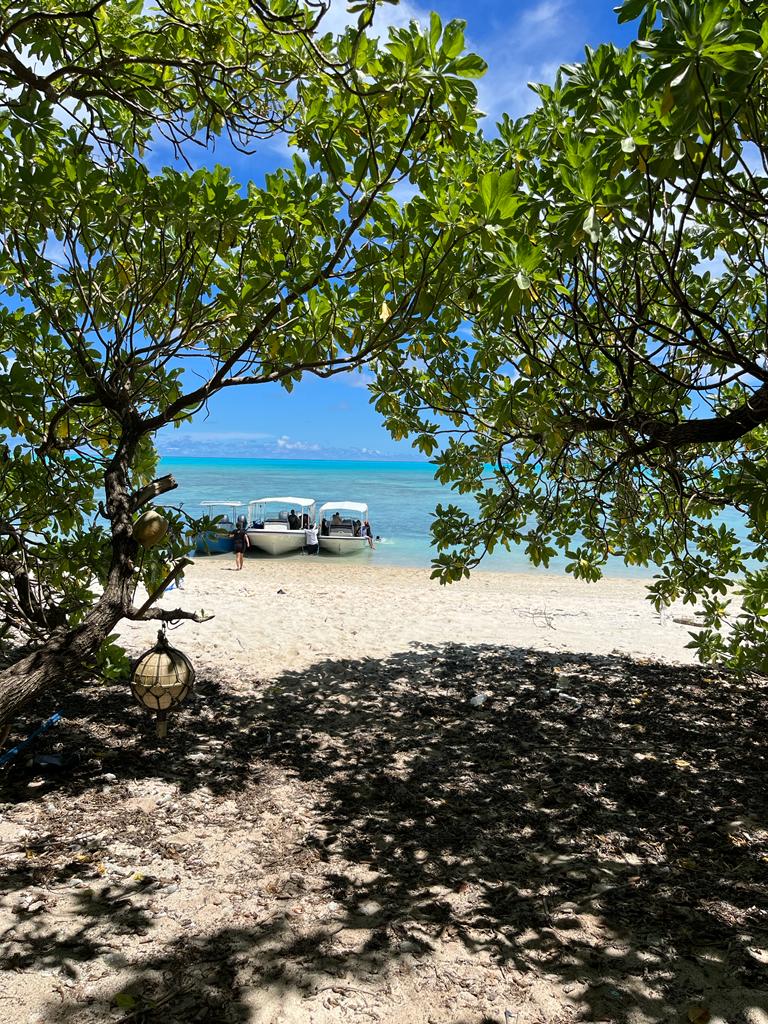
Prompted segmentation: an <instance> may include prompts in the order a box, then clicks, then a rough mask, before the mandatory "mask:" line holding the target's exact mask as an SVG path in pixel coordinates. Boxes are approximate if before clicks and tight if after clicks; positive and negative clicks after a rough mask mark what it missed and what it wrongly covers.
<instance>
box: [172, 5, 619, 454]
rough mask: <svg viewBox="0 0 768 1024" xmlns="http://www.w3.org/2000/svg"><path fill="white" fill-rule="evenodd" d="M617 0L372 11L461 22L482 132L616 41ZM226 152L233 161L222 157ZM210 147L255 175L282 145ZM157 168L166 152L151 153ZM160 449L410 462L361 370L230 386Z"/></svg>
mask: <svg viewBox="0 0 768 1024" xmlns="http://www.w3.org/2000/svg"><path fill="white" fill-rule="evenodd" d="M616 2H617V0H532V2H529V0H472V2H471V3H470V2H468V0H436V2H434V3H432V4H426V5H422V4H421V3H420V2H416V0H402V2H401V3H400V4H399V5H397V6H386V7H384V8H383V9H382V10H381V11H380V13H379V14H378V15H377V25H378V26H379V31H381V30H382V29H385V28H386V27H387V25H390V24H394V25H397V24H403V23H406V24H407V23H408V21H410V20H411V19H413V18H415V19H416V20H417V21H419V22H421V23H422V24H425V23H427V22H428V19H429V11H430V10H436V11H437V12H438V13H439V14H440V16H441V18H442V19H443V22H446V21H448V20H450V19H451V18H462V19H463V20H465V21H466V22H467V31H466V38H467V45H468V47H469V48H470V49H472V50H474V51H475V52H477V53H479V54H480V55H481V56H482V57H484V58H485V60H486V61H487V62H488V66H489V67H488V72H487V74H486V75H485V77H484V78H483V79H481V80H480V82H479V93H480V107H481V109H482V110H483V111H485V112H486V113H487V115H488V117H487V119H486V121H485V122H484V125H483V127H484V130H485V132H486V134H491V133H492V132H493V125H494V123H495V121H496V120H497V119H498V118H499V116H500V115H501V114H502V113H504V112H505V111H506V112H507V113H509V114H510V115H511V116H513V117H519V116H520V115H522V114H524V113H526V112H527V111H529V110H530V109H531V107H532V106H533V103H534V101H535V97H534V95H533V93H532V92H531V91H530V90H529V89H528V87H527V83H528V82H530V81H537V82H542V81H544V82H546V81H551V79H552V78H553V77H554V74H555V72H556V70H557V68H558V66H559V65H560V64H563V63H567V62H569V61H574V60H579V59H580V58H581V57H582V56H583V52H584V46H586V45H590V46H597V45H599V44H600V43H602V42H615V43H618V44H619V45H625V44H626V43H627V42H629V40H630V39H631V38H633V35H634V26H631V25H630V26H626V25H624V26H619V25H617V24H616V15H615V14H614V12H613V6H614V4H615V3H616ZM332 3H333V6H332V8H331V11H330V12H329V15H328V20H327V23H326V24H327V27H328V28H330V29H333V28H337V27H340V26H341V24H342V20H343V17H344V8H345V4H344V2H343V0H332ZM230 156H232V157H233V158H230ZM236 156H237V155H236V154H232V155H230V154H229V153H224V152H219V153H217V154H215V155H214V157H213V160H211V162H214V161H217V162H222V163H224V162H226V163H230V164H231V165H232V167H233V169H234V172H235V173H236V174H237V176H238V177H241V178H242V179H243V180H246V179H247V178H248V177H250V178H252V179H254V180H256V181H258V180H260V179H261V178H262V177H263V174H264V172H265V171H268V170H271V169H273V168H275V167H276V166H279V165H280V164H281V163H283V162H285V161H286V159H287V158H286V155H285V149H284V147H283V146H282V143H281V144H279V145H277V144H275V143H274V142H273V143H268V144H265V145H264V147H263V149H262V151H261V152H260V153H258V154H257V155H256V156H255V157H249V158H248V160H247V162H246V161H245V160H243V159H240V160H238V159H237V158H236ZM154 159H155V160H156V161H157V162H158V164H159V165H160V164H162V163H163V162H165V160H166V159H168V158H167V156H166V155H164V154H163V152H162V150H158V151H157V152H156V153H155V154H154ZM158 444H159V448H160V451H161V453H162V454H166V455H191V456H201V455H211V456H224V455H231V456H257V457H259V456H263V457H270V458H271V457H285V458H317V459H321V458H350V459H369V458H395V459H408V458H418V457H419V456H418V455H417V454H416V453H414V452H413V451H412V449H411V447H410V445H409V444H408V443H407V442H401V443H396V442H394V441H393V440H392V438H391V437H390V436H389V434H388V433H387V431H386V430H385V429H384V427H383V426H382V423H381V420H380V418H379V416H378V414H377V413H376V411H375V410H374V409H373V408H372V407H371V405H370V403H369V395H368V391H367V388H366V386H365V375H364V374H350V375H346V376H344V377H343V378H335V379H331V380H325V381H323V380H317V379H315V378H306V379H305V380H303V381H301V382H300V383H299V384H298V385H297V386H296V387H295V388H294V390H293V392H291V393H290V394H288V393H286V392H285V391H284V390H283V389H281V388H280V387H278V386H274V387H273V386H267V385H261V386H257V387H245V388H232V389H229V390H228V391H226V392H225V393H223V394H220V395H218V396H216V398H214V399H213V400H212V401H211V403H210V405H209V408H208V410H207V412H206V411H203V412H201V413H199V414H198V415H197V416H196V417H195V420H194V422H193V423H191V424H185V425H184V426H182V427H181V428H179V429H177V430H170V431H165V432H163V433H162V434H161V435H160V436H159V437H158Z"/></svg>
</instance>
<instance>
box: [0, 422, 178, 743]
mask: <svg viewBox="0 0 768 1024" xmlns="http://www.w3.org/2000/svg"><path fill="white" fill-rule="evenodd" d="M136 445H137V435H136V434H135V433H131V432H130V431H128V430H127V431H126V434H125V435H124V437H123V439H122V441H121V442H120V444H119V445H118V447H117V450H116V451H115V453H114V455H113V457H112V459H111V460H110V463H109V465H108V466H107V469H106V472H105V474H104V490H105V492H106V505H107V515H108V517H109V520H110V523H111V526H112V542H111V543H112V558H111V563H110V567H109V572H108V574H107V579H106V584H105V587H104V592H103V593H102V594H101V596H100V597H99V598H98V600H97V601H96V603H95V604H94V606H93V608H91V610H90V611H89V612H88V614H87V615H86V617H85V619H84V620H83V622H81V623H80V624H79V625H78V626H76V627H75V628H74V629H69V630H64V629H58V630H54V631H53V633H52V634H51V636H50V639H49V640H48V641H47V642H46V644H45V646H44V647H41V648H40V649H39V650H37V651H34V652H33V653H32V654H28V655H26V656H24V657H22V658H20V659H19V660H18V661H16V662H14V663H13V664H12V665H10V666H9V667H8V668H6V669H4V670H3V671H2V672H0V726H2V725H3V724H5V723H8V722H10V721H11V719H13V718H14V717H15V716H16V715H17V714H18V713H19V711H20V710H21V709H22V708H23V707H24V705H25V704H27V703H29V701H31V700H33V699H34V698H35V697H37V696H38V695H39V694H41V693H43V692H49V693H50V695H51V697H50V699H51V702H53V701H58V700H59V699H60V696H61V695H62V694H64V693H66V692H67V691H69V690H72V689H73V688H74V687H76V686H78V685H79V684H80V683H82V682H84V680H86V679H87V678H88V676H89V675H90V674H91V673H92V671H93V667H94V664H95V661H96V655H97V654H98V651H99V648H100V647H101V645H102V644H103V642H104V641H105V640H106V638H107V637H108V636H109V634H110V633H111V632H112V631H113V629H114V628H115V626H116V625H117V623H118V622H119V621H120V620H121V619H122V618H123V617H124V616H125V614H126V612H127V610H128V609H129V607H130V604H131V588H130V583H131V580H132V577H133V569H134V559H135V556H136V551H137V544H136V541H135V540H134V539H133V535H132V533H133V517H132V511H133V510H132V507H131V496H130V488H129V485H128V473H129V466H130V463H131V459H132V457H133V455H134V454H135V451H136ZM171 482H172V483H174V482H173V481H172V480H171ZM164 489H167V485H166V486H165V488H164ZM145 491H147V488H144V491H142V494H143V493H144V492H145Z"/></svg>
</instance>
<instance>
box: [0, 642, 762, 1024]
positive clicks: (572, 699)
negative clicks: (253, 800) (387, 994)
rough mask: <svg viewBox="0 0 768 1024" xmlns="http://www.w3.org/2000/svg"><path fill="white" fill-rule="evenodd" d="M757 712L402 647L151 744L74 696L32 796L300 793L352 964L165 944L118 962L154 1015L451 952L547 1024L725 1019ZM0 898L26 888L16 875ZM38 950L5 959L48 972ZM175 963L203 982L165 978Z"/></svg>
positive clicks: (736, 954)
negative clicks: (545, 1015) (287, 786)
mask: <svg viewBox="0 0 768 1024" xmlns="http://www.w3.org/2000/svg"><path fill="white" fill-rule="evenodd" d="M766 707H767V701H766V688H765V685H764V683H760V684H757V683H753V684H747V683H740V682H739V681H737V680H735V679H733V678H731V677H728V676H725V675H722V674H718V673H715V672H712V671H710V670H705V669H701V668H694V667H691V668H680V667H670V666H666V665H660V664H652V663H638V662H633V661H631V660H630V659H627V658H623V657H618V656H612V657H587V656H584V655H571V654H563V655H557V654H542V653H537V652H530V651H524V650H504V649H499V648H484V647H461V646H453V647H443V648H436V649H430V648H420V649H417V650H413V651H409V652H406V653H402V654H398V655H395V656H393V657H390V658H388V659H385V660H375V659H362V660H358V661H329V662H323V663H319V664H317V665H314V666H312V667H311V668H310V669H308V670H306V671H302V672H289V673H285V674H284V675H283V676H281V677H280V678H279V679H277V680H276V681H275V682H274V683H272V684H270V685H269V686H267V687H266V688H265V689H264V690H263V691H262V692H260V693H258V694H255V695H247V696H244V695H233V694H232V693H229V692H227V691H225V690H224V689H223V688H222V687H220V686H218V685H217V684H216V683H213V682H210V681H206V682H204V683H202V684H201V685H200V686H199V687H198V690H197V693H196V696H195V698H194V700H193V701H192V702H191V703H190V705H189V706H188V707H187V708H186V709H185V710H184V711H183V712H182V713H180V714H179V715H178V716H177V717H176V718H175V719H174V720H173V722H172V726H171V733H170V736H169V740H168V744H167V747H165V748H162V747H158V746H156V745H155V743H154V741H153V740H151V739H149V732H148V727H146V726H145V724H144V723H143V720H142V718H141V712H140V711H138V709H133V708H132V707H130V705H129V702H128V699H127V697H126V694H125V693H124V692H123V691H121V690H120V688H116V687H111V688H109V689H108V690H107V691H105V692H104V694H103V695H100V697H99V699H98V701H96V702H92V701H89V698H88V695H87V694H82V695H80V696H79V697H78V698H77V699H76V700H75V701H73V702H72V704H71V705H70V706H68V708H67V709H66V710H67V717H68V725H67V731H66V742H67V744H69V745H77V746H79V747H80V748H81V759H80V762H79V764H78V765H77V766H76V767H75V768H74V769H73V770H72V771H71V773H70V774H69V776H68V777H66V778H65V777H62V778H61V779H59V780H56V779H55V778H52V779H51V780H50V781H49V782H48V783H46V784H45V785H44V786H41V787H40V789H39V790H38V791H36V792H39V793H45V792H50V789H51V787H64V788H65V789H66V790H67V791H68V792H71V793H77V792H82V791H86V790H87V789H88V788H89V787H91V786H93V785H94V784H97V783H99V779H100V778H101V777H102V776H103V773H104V772H106V771H108V772H110V773H112V774H114V775H116V776H117V778H118V779H119V780H126V779H130V778H144V777H147V776H151V777H154V778H159V779H164V780H167V781H172V782H174V783H175V784H176V785H178V786H179V787H180V788H181V789H182V790H184V791H188V792H189V791H192V790H194V789H195V788H197V787H206V788H207V790H208V791H210V792H213V793H217V794H222V795H227V794H231V793H232V792H235V791H237V789H238V788H239V787H242V786H243V785H244V784H246V783H247V782H253V781H258V780H259V779H262V780H263V779H265V778H266V779H268V778H269V772H270V770H273V769H274V768H276V767H279V768H280V769H282V770H287V771H289V772H290V773H291V775H292V776H294V777H296V778H298V779H300V780H303V781H304V782H306V783H309V784H312V785H314V786H317V787H318V792H319V793H320V794H321V797H320V804H319V806H318V807H317V808H316V810H317V811H318V812H319V816H320V818H319V821H320V823H319V825H317V824H313V825H312V827H311V828H310V829H309V830H308V832H307V836H306V844H307V846H308V847H309V848H311V849H312V850H313V851H314V853H315V854H316V856H317V857H319V858H320V860H321V861H324V862H326V872H325V878H326V881H327V888H328V897H329V898H331V899H333V900H334V901H335V903H336V904H338V906H339V908H340V911H339V914H340V917H341V919H342V924H343V926H344V927H346V928H365V929H368V930H369V931H370V935H369V937H368V939H367V941H366V943H365V945H364V946H363V947H362V948H361V949H360V950H357V951H356V952H354V953H347V954H346V955H345V956H344V957H342V960H343V963H341V964H340V963H339V959H338V955H332V954H331V953H330V952H329V947H328V943H329V942H330V935H329V934H324V933H322V932H318V933H317V934H316V935H314V936H313V938H312V940H311V941H309V942H308V940H307V939H306V936H305V937H304V938H301V939H296V937H295V935H293V933H291V932H290V931H285V932H282V931H281V929H280V927H279V926H278V925H276V924H275V923H274V922H273V923H272V924H271V925H270V927H269V928H268V929H266V928H261V929H260V928H251V929H248V928H243V929H237V930H232V929H230V930H227V931H220V932H217V933H216V934H214V935H212V936H210V939H207V940H206V943H205V945H204V948H203V949H202V951H201V950H200V949H199V948H198V949H194V950H192V951H190V949H188V948H186V947H185V946H184V944H183V943H182V944H181V946H180V947H179V948H173V949H168V950H164V952H163V956H162V957H161V958H160V960H161V961H162V963H160V962H158V963H148V962H146V961H141V962H140V963H137V964H135V971H136V984H137V986H138V987H139V989H141V979H142V977H144V975H145V974H147V972H148V973H149V974H152V972H157V971H161V972H162V973H163V977H164V979H165V981H164V986H165V990H166V991H167V990H169V988H168V987H169V986H171V989H172V988H173V987H174V986H175V987H176V988H178V990H179V992H180V993H183V998H182V996H181V995H180V996H179V999H180V1000H181V1002H180V1003H179V1006H178V1007H176V1008H173V1007H170V1006H169V1005H167V1004H166V1005H164V1006H163V1008H162V1016H163V1019H164V1020H168V1021H176V1020H179V1021H181V1020H191V1019H196V1018H194V1017H193V1016H190V1015H189V1014H188V1015H187V1016H185V1015H184V1014H185V1013H187V1011H186V1010H185V1009H184V1006H185V1005H186V1004H185V1003H184V1002H183V1000H184V999H186V1000H188V1001H190V1005H191V1003H194V1004H195V1005H196V1006H197V1007H198V1009H199V1008H200V1007H201V1006H202V1007H208V1008H209V1010H210V1014H211V1015H210V1016H206V1017H204V1018H200V1019H206V1020H221V1021H222V1022H226V1021H235V1022H236V1021H241V1020H248V1019H249V1017H248V1013H249V1011H248V1009H247V999H245V997H244V996H242V994H241V989H242V991H245V990H246V989H248V988H249V987H250V988H252V987H253V986H254V985H255V986H256V987H258V988H267V989H271V988H272V987H274V986H277V987H278V988H277V989H275V991H278V989H279V988H280V986H286V991H287V990H288V989H290V990H291V991H293V992H298V993H299V994H301V992H302V986H309V988H308V989H307V992H314V991H316V990H317V988H318V986H322V984H323V980H322V979H323V978H325V979H326V981H327V979H328V978H332V976H333V974H334V971H335V970H339V969H343V972H345V973H346V974H347V975H348V974H349V973H350V972H355V971H356V970H358V969H361V968H362V966H363V962H365V963H366V964H367V965H368V966H369V964H370V959H371V958H373V959H374V960H375V961H376V962H377V963H379V964H387V963H393V962H395V961H397V960H398V959H400V958H402V957H403V956H411V957H416V958H417V959H418V958H419V957H423V958H428V957H429V955H430V951H431V950H432V949H434V948H436V947H437V946H438V945H439V944H440V943H445V942H451V943H460V944H462V945H463V946H464V948H465V949H466V950H468V951H469V952H470V953H476V954H479V953H482V954H484V955H486V956H490V957H491V958H492V959H493V961H494V962H495V963H497V964H498V965H499V968H500V970H501V971H502V972H509V973H514V977H515V978H516V979H517V983H518V984H519V985H522V986H525V984H526V979H528V978H534V977H542V976H543V977H545V978H548V979H551V980H552V981H553V982H557V983H558V984H559V985H561V986H563V991H564V992H565V994H566V996H567V1000H566V1003H567V1005H566V1004H565V1003H564V1011H563V1012H564V1016H563V1019H564V1020H566V1019H575V1018H576V1017H577V1016H578V1017H579V1018H580V1019H585V1020H593V1021H599V1020H610V1021H617V1022H621V1021H625V1020H627V1019H628V1018H629V1016H630V1013H631V1012H634V1013H635V1014H637V1013H638V1012H639V1013H640V1014H641V1015H642V1018H643V1019H647V1020H666V1019H669V1020H673V1019H677V1017H676V1014H679V1012H680V1009H681V1007H684V1005H685V1004H686V1001H690V998H691V994H692V993H695V992H699V993H701V995H702V999H704V998H706V999H709V998H710V996H711V997H712V998H713V999H715V1000H716V999H717V994H718V992H719V991H721V990H725V989H728V990H730V991H738V992H739V993H740V995H739V999H740V1000H741V1004H740V1006H738V1007H737V1010H738V1012H739V1013H741V1012H742V1011H746V1010H748V1009H749V1008H750V1007H762V1008H763V1009H764V1010H765V1009H768V995H766V993H765V991H764V989H765V986H764V970H765V967H764V963H763V962H761V959H760V955H758V954H759V952H760V950H761V949H762V950H765V949H766V948H767V947H768V912H767V910H766V906H767V903H766V893H767V892H768V889H767V886H766V875H767V874H768V845H767V844H766V839H768V833H767V832H766V831H765V829H766V821H767V820H768V815H767V814H766V812H767V811H768V796H767V794H766V788H765V777H766V776H765V769H766V753H767V752H768V739H767V735H768V734H767V733H766V728H765V726H766ZM77 723H79V724H77ZM137 725H138V728H137ZM61 735H62V734H60V735H59V737H58V739H59V741H61ZM47 742H49V743H50V742H53V741H50V740H47ZM97 745H98V746H99V747H101V749H102V756H101V757H98V758H97V757H94V756H93V750H94V749H95V747H96V746H97ZM25 778H26V776H25V770H24V769H23V767H20V768H18V769H17V770H16V772H15V781H14V779H10V780H9V789H10V791H11V793H13V791H14V786H16V787H17V789H16V793H17V795H18V796H19V798H21V796H22V794H23V798H24V799H29V796H30V793H29V791H28V790H25V789H23V788H22V787H23V785H24V782H25ZM6 799H8V797H7V796H6ZM57 870H59V871H65V870H67V868H66V866H64V867H60V868H59V869H57ZM22 875H23V872H22ZM2 882H3V884H4V886H5V887H9V886H10V887H13V886H14V884H19V885H20V879H19V877H18V868H17V869H16V873H15V874H7V875H6V876H5V878H4V879H3V880H2ZM94 912H95V911H94V908H86V909H85V910H84V912H83V913H84V921H85V922H86V923H85V924H84V927H86V926H87V920H88V914H89V913H94ZM48 942H49V945H50V936H49V937H48ZM44 943H45V936H41V937H40V940H39V943H38V944H37V945H36V944H34V943H30V945H29V948H27V949H23V950H22V951H21V952H19V953H17V954H16V955H17V956H19V957H21V960H20V961H19V963H20V964H25V965H29V964H31V963H35V962H37V963H39V964H41V965H42V964H44V963H45V962H46V961H45V956H46V955H47V954H46V952H45V949H44ZM297 943H299V945H300V947H301V948H297ZM265 951H266V952H265ZM206 957H207V959H206ZM366 958H367V959H366ZM295 961H300V962H301V965H302V970H301V972H300V973H295V974H293V975H292V974H291V966H290V965H291V963H293V962H295ZM191 963H196V964H198V966H199V965H200V964H202V965H203V967H202V973H200V971H198V975H196V977H197V978H198V980H197V981H196V982H189V980H187V981H186V982H185V977H186V976H187V975H189V968H190V964H191ZM206 965H207V966H206ZM243 970H244V971H245V972H246V974H247V977H248V979H250V980H246V981H242V980H240V981H238V978H240V974H239V973H238V971H240V972H241V973H242V971H243ZM270 970H272V971H278V974H277V975H276V976H273V975H272V974H270ZM248 971H250V974H248ZM206 993H207V994H206ZM217 993H219V995H217ZM564 998H565V997H564ZM569 1008H570V1009H569ZM73 1012H74V1007H73ZM190 1012H191V1011H190ZM56 1013H57V1014H58V1016H57V1017H52V1018H51V1019H52V1020H54V1019H56V1020H59V1019H60V1020H66V1019H68V1018H67V1010H66V1007H65V1006H59V1007H57V1009H56ZM156 1013H157V1015H160V1013H161V1011H160V1009H158V1010H157V1011H156ZM216 1014H218V1016H216ZM238 1014H240V1015H238ZM147 1019H155V1018H154V1017H151V1018H150V1017H148V1018H147ZM157 1019H159V1016H158V1018H157ZM451 1019H452V1020H454V1019H456V1018H451ZM733 1019H734V1020H736V1019H737V1018H736V1017H733ZM739 1019H741V1018H739ZM477 1021H478V1018H473V1024H477Z"/></svg>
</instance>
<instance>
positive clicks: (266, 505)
mask: <svg viewBox="0 0 768 1024" xmlns="http://www.w3.org/2000/svg"><path fill="white" fill-rule="evenodd" d="M291 512H292V513H293V515H294V516H295V517H296V520H295V521H298V524H299V525H298V527H297V526H293V525H291V521H292V517H291ZM314 521H315V501H314V498H257V499H256V500H255V501H249V502H248V531H247V532H248V540H249V541H250V543H251V546H252V547H254V548H257V549H258V550H259V551H264V552H266V554H268V555H286V554H288V553H289V552H290V551H299V550H301V548H303V547H304V544H305V535H304V530H305V527H306V525H307V524H309V523H313V522H314Z"/></svg>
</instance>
